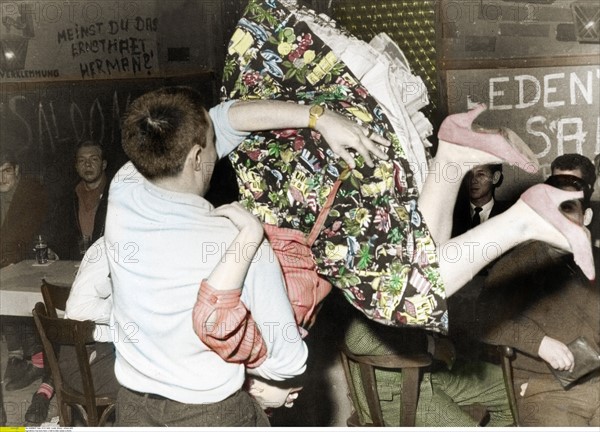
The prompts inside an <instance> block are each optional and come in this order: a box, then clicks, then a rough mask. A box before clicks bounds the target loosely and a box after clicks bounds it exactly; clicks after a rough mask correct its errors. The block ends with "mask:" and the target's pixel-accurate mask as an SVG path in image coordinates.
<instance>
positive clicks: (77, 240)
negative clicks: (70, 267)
mask: <svg viewBox="0 0 600 432" xmlns="http://www.w3.org/2000/svg"><path fill="white" fill-rule="evenodd" d="M107 164H108V162H107V160H106V156H105V154H104V149H103V148H102V145H101V144H100V143H98V142H96V141H91V140H87V141H83V142H81V143H80V144H79V145H78V146H77V152H76V155H75V171H76V172H77V175H78V183H77V185H76V186H75V187H74V188H73V189H72V190H69V191H68V193H67V194H66V195H65V196H64V197H63V198H62V199H61V200H60V201H59V203H58V206H57V207H58V208H56V210H55V216H54V219H55V220H54V224H55V227H54V235H55V236H56V240H55V241H54V242H53V249H55V252H56V253H57V254H58V256H59V257H60V258H61V259H73V260H80V259H81V258H82V257H83V255H84V254H85V251H86V250H87V249H88V247H89V246H90V245H91V244H92V243H94V242H95V241H96V240H98V239H99V238H100V237H101V236H102V235H104V223H105V220H106V208H107V205H108V187H109V185H110V180H109V178H108V176H107V173H106V167H107Z"/></svg>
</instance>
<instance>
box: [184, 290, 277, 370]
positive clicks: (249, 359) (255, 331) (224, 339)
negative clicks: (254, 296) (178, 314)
mask: <svg viewBox="0 0 600 432" xmlns="http://www.w3.org/2000/svg"><path fill="white" fill-rule="evenodd" d="M240 296H241V290H237V289H236V290H225V291H219V290H215V289H214V288H213V287H211V286H210V285H209V284H208V282H207V281H206V280H203V281H202V283H201V284H200V289H199V290H198V298H197V299H196V303H195V305H194V310H193V312H192V322H193V325H194V331H195V332H196V334H197V335H198V337H199V338H200V340H201V341H202V342H203V343H204V344H205V345H206V346H207V347H209V348H210V349H212V350H213V351H214V352H216V353H217V354H218V355H219V356H220V357H221V358H222V359H223V360H225V361H226V362H230V363H243V364H245V365H246V366H247V367H249V368H256V367H258V366H259V365H260V364H261V363H262V362H264V361H265V359H266V358H267V347H266V345H265V341H264V340H263V338H262V335H261V333H260V329H259V328H258V326H257V325H256V323H255V322H254V319H253V318H252V315H251V314H250V311H249V310H248V309H247V308H246V306H245V305H244V304H243V303H242V302H241V301H240ZM213 312H215V313H216V317H215V319H214V320H212V321H213V324H207V323H206V321H207V320H208V318H209V317H210V316H211V314H212V313H213Z"/></svg>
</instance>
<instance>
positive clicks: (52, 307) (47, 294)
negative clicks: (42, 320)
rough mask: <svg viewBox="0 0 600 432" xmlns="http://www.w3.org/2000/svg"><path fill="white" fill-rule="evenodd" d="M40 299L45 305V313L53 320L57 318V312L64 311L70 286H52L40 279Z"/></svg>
mask: <svg viewBox="0 0 600 432" xmlns="http://www.w3.org/2000/svg"><path fill="white" fill-rule="evenodd" d="M41 289H42V298H43V299H44V304H45V305H46V312H48V315H49V316H51V317H53V318H58V314H57V312H56V311H57V310H60V311H64V310H65V309H66V307H67V299H68V298H69V293H70V292H71V287H70V286H68V285H67V286H65V285H54V284H51V283H49V282H47V281H46V279H42V287H41Z"/></svg>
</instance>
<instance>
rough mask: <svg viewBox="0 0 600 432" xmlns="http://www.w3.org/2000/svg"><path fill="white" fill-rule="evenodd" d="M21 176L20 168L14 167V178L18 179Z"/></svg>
mask: <svg viewBox="0 0 600 432" xmlns="http://www.w3.org/2000/svg"><path fill="white" fill-rule="evenodd" d="M20 175H21V167H20V166H19V165H15V177H17V178H18V177H19V176H20Z"/></svg>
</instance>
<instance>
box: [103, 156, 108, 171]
mask: <svg viewBox="0 0 600 432" xmlns="http://www.w3.org/2000/svg"><path fill="white" fill-rule="evenodd" d="M107 166H108V161H107V160H106V159H104V160H102V171H104V170H105V169H106V167H107Z"/></svg>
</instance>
